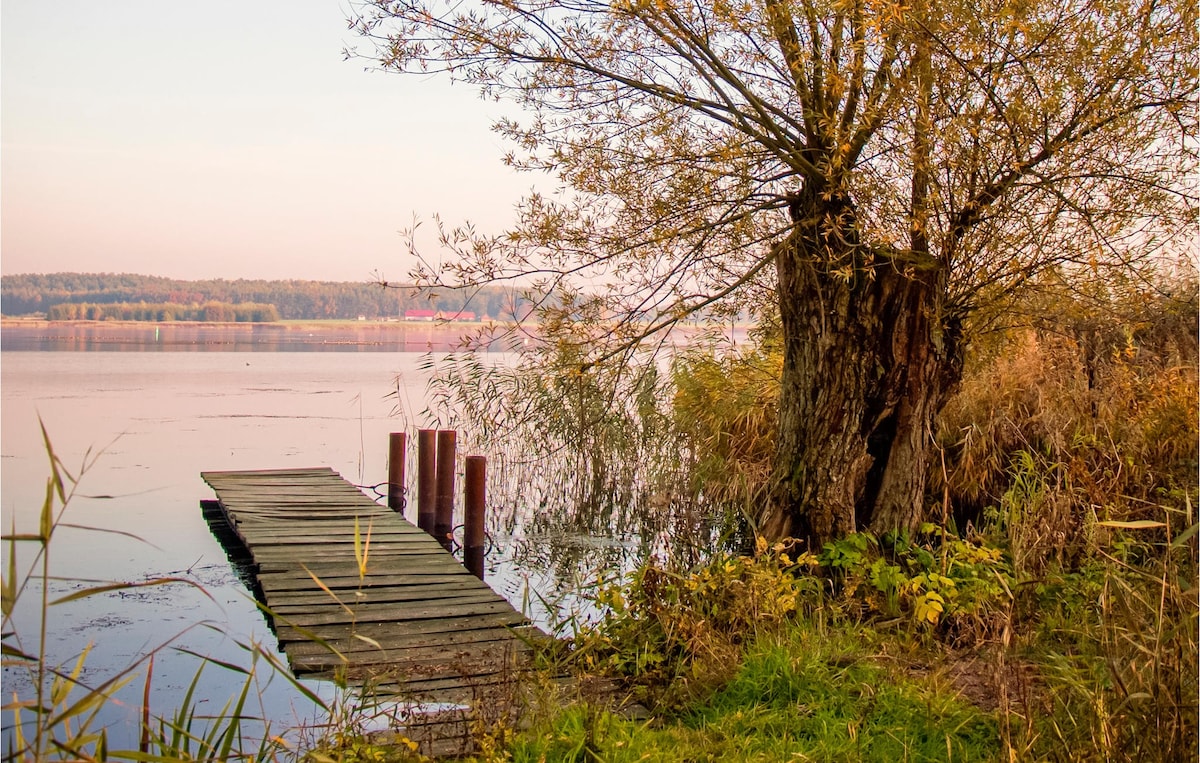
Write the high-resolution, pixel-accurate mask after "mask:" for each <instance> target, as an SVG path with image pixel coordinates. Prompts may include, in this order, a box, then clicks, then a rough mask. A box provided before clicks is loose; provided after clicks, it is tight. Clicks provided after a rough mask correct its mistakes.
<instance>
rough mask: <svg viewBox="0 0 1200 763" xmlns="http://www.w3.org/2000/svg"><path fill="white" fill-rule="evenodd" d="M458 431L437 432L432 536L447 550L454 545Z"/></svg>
mask: <svg viewBox="0 0 1200 763" xmlns="http://www.w3.org/2000/svg"><path fill="white" fill-rule="evenodd" d="M457 439H458V433H457V432H455V431H454V430H453V429H439V430H438V433H437V504H436V505H437V510H436V513H435V516H434V518H433V537H435V538H437V539H438V542H439V543H441V544H442V547H443V548H445V549H446V550H447V551H449V550H451V549H452V548H453V547H454V452H455V444H456V441H457Z"/></svg>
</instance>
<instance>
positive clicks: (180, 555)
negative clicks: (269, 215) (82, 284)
mask: <svg viewBox="0 0 1200 763" xmlns="http://www.w3.org/2000/svg"><path fill="white" fill-rule="evenodd" d="M427 357H428V356H425V355H422V354H420V353H405V352H303V351H292V352H226V351H209V352H128V351H123V352H107V351H88V352H37V351H5V352H3V353H0V374H2V380H0V395H2V398H3V409H2V417H0V424H2V444H0V456H2V459H0V512H2V514H3V523H4V527H5V532H8V531H9V530H10V529H11V528H12V527H13V523H14V522H15V525H16V530H17V532H36V530H37V521H38V514H39V511H40V508H41V505H42V501H43V498H44V496H45V486H46V478H47V476H48V474H49V470H48V461H47V457H46V454H45V450H44V448H43V445H42V438H41V434H40V430H39V423H38V422H39V417H40V420H41V422H42V423H43V424H44V425H45V428H46V431H47V432H48V434H49V437H50V440H51V442H52V443H53V447H54V450H55V452H56V453H57V454H58V456H59V458H60V459H61V460H62V461H63V462H64V463H65V464H66V465H67V467H68V469H70V470H72V472H73V473H74V472H75V471H76V470H77V469H78V467H79V466H80V465H81V464H82V463H83V462H84V461H85V460H91V462H92V463H91V466H90V468H88V470H87V473H86V474H85V475H84V476H83V477H82V479H81V481H80V483H79V486H78V493H77V495H76V497H75V499H74V500H72V502H71V505H70V507H69V508H68V510H67V515H66V517H65V521H67V522H70V523H73V524H77V525H84V526H88V527H93V528H100V529H101V530H105V531H110V532H99V531H97V530H82V529H72V528H64V529H60V531H59V533H58V534H57V535H56V537H55V540H54V543H53V544H52V546H51V564H52V568H51V576H52V579H51V581H50V583H49V591H50V593H51V597H52V598H54V597H56V596H58V595H65V594H68V593H70V592H72V591H76V590H79V589H80V588H82V587H84V585H85V584H84V583H81V582H80V581H81V580H92V581H109V580H126V581H142V580H150V579H154V578H159V577H183V578H187V579H189V580H192V581H194V582H195V583H197V584H198V585H199V586H202V589H203V590H201V589H200V588H193V587H190V586H187V585H182V584H172V585H170V586H166V587H156V588H143V589H138V590H134V591H120V592H115V591H114V592H111V593H108V594H102V595H99V596H93V597H89V598H87V599H82V600H78V601H73V602H70V603H67V604H63V605H58V606H54V607H51V611H50V620H49V624H48V638H47V649H48V652H49V654H50V661H51V662H54V663H67V662H73V660H74V659H75V657H76V656H77V655H78V654H79V653H80V652H81V651H82V650H83V649H84V648H85V647H87V645H88V644H92V645H93V646H92V651H91V653H90V655H89V656H88V659H87V663H86V664H87V668H86V669H85V673H84V677H85V679H86V680H89V681H93V682H98V681H101V680H103V679H104V678H105V677H106V676H108V675H111V674H112V672H113V671H114V670H117V669H120V668H122V667H124V666H126V665H129V664H132V663H134V662H136V661H137V660H138V659H139V658H140V657H141V656H142V655H144V654H146V653H148V652H149V651H150V650H152V649H154V648H155V647H157V646H158V645H160V644H164V643H168V642H169V643H172V644H175V645H179V646H182V647H184V648H185V649H187V650H190V651H192V652H197V653H200V654H206V655H212V656H214V657H217V658H219V659H223V660H231V661H235V662H238V663H241V664H245V663H247V662H248V660H247V658H246V657H245V655H244V654H243V653H242V652H241V650H240V649H239V647H238V646H237V645H236V643H235V642H234V639H237V640H241V641H243V642H245V641H248V640H257V641H259V642H262V643H264V644H266V645H268V646H269V647H270V648H271V649H274V648H275V644H274V640H273V637H272V636H271V634H270V632H269V630H268V629H267V626H266V623H265V622H264V619H263V617H262V616H261V615H260V614H259V613H258V612H257V610H256V609H255V607H254V605H253V602H252V598H251V595H250V593H249V591H248V590H247V588H246V586H245V584H244V583H243V582H242V581H241V580H239V578H238V577H237V575H236V574H235V573H234V571H233V569H232V567H231V565H230V562H229V560H228V559H227V557H226V554H225V552H224V551H223V550H222V548H221V546H220V545H219V543H218V542H217V541H216V540H215V539H214V537H213V536H212V534H211V532H210V531H209V528H208V526H207V524H206V523H205V521H204V519H203V517H202V516H201V511H200V507H199V502H200V501H201V500H202V499H209V498H212V497H213V496H212V492H211V490H210V489H209V488H208V487H207V486H206V485H205V484H204V483H203V481H202V480H201V479H200V472H201V471H205V470H223V469H270V468H294V467H310V466H330V467H332V468H333V469H335V470H337V471H338V472H340V473H341V474H342V475H343V476H344V477H346V478H347V479H348V480H350V481H351V482H354V483H356V484H359V485H363V486H371V485H378V484H380V483H383V482H384V481H385V480H386V474H387V470H386V459H387V438H388V433H389V432H393V431H408V432H409V433H410V442H415V430H416V428H417V427H418V426H428V425H430V424H431V423H433V422H431V421H430V420H429V419H428V418H426V417H424V416H423V415H422V411H423V410H424V408H425V401H424V395H425V385H426V374H425V372H424V371H423V370H422V367H423V366H422V361H423V359H426V358H427ZM496 358H497V360H498V361H499V362H503V356H496ZM459 438H460V439H459V442H460V456H461V455H462V454H464V453H469V452H472V451H471V447H472V442H471V436H470V433H469V432H464V433H460V435H459ZM89 454H90V455H89ZM409 460H410V465H409V468H408V473H409V474H410V475H412V474H415V465H414V463H415V454H414V453H412V452H410V454H409ZM460 484H461V483H460ZM492 500H499V499H492V498H491V497H490V496H489V510H490V511H492V515H493V516H500V515H504V516H506V517H507V518H508V521H507V522H505V527H503V528H501V527H499V526H498V525H497V523H496V522H495V521H493V520H492V519H489V532H490V534H491V535H492V538H493V549H492V553H491V554H490V556H489V559H488V567H489V569H488V576H489V582H491V583H492V585H493V587H495V588H496V589H497V591H498V592H500V593H501V594H502V595H504V596H506V597H508V598H509V599H510V601H512V602H513V603H514V604H515V605H516V606H518V607H519V608H520V607H524V608H525V610H526V611H527V612H528V613H529V614H531V616H532V617H534V619H535V620H537V621H538V622H540V623H541V624H543V625H545V624H546V623H547V622H548V620H549V619H550V617H551V615H550V614H549V612H548V611H547V610H548V609H554V605H553V604H546V603H544V602H547V601H548V602H553V601H556V600H559V599H560V598H561V596H563V595H568V596H569V595H570V592H571V591H572V590H573V587H574V586H575V585H576V584H577V581H575V580H574V579H572V578H573V576H574V575H576V574H578V568H573V567H572V566H571V565H569V564H566V565H564V564H558V563H553V562H552V560H547V559H542V560H541V561H540V562H538V563H532V564H531V563H530V562H529V561H528V559H529V555H528V554H520V553H517V552H518V551H519V550H520V549H521V548H529V547H530V546H531V545H532V546H537V545H538V543H537V539H536V538H535V537H534V533H535V531H534V530H532V529H529V528H522V526H521V523H520V522H518V523H516V525H515V526H514V524H513V523H512V521H511V519H512V517H513V507H511V506H510V507H493V506H491V502H492ZM412 513H413V509H412V508H410V510H409V514H410V516H409V518H410V519H415V517H414V516H411V514H412ZM518 513H519V512H518ZM118 533H122V534H118ZM130 536H137V537H136V539H135V538H134V537H130ZM581 543H582V545H584V546H587V545H589V543H590V544H591V546H594V547H597V548H599V549H600V551H601V552H602V553H601V556H600V557H599V558H600V561H599V562H596V561H595V560H594V559H593V560H592V561H591V562H590V563H589V564H591V565H596V564H601V565H602V564H604V563H605V561H604V560H605V559H611V558H613V554H616V556H617V557H622V558H623V555H626V554H625V552H627V551H629V549H630V546H631V543H630V542H629V541H627V540H626V541H622V540H614V539H611V538H604V539H591V540H590V541H588V540H587V539H585V540H584V541H582V542H581ZM577 545H579V544H578V543H577ZM31 550H32V545H26V546H24V547H22V548H21V549H19V553H18V555H17V556H18V562H19V565H18V572H19V573H23V572H24V571H25V569H26V568H27V566H28V562H29V556H30V555H29V554H28V553H27V552H30V551H31ZM8 553H9V552H8V547H7V545H6V546H5V548H4V556H5V564H7V557H8ZM517 557H520V558H521V559H523V560H524V561H519V562H517V561H514V559H515V558H517ZM585 567H586V565H585ZM37 598H38V589H37V587H36V585H34V586H32V587H31V588H30V589H29V590H27V591H26V593H25V596H24V597H23V598H22V606H21V607H20V608H19V610H18V612H17V613H16V615H15V617H14V619H13V622H14V623H15V624H16V626H17V630H18V632H19V633H21V634H22V639H23V641H22V647H23V648H24V649H26V650H27V651H28V650H31V649H35V648H36V633H37V611H38V607H37V606H36V599H37ZM535 604H536V605H537V606H534V605H535ZM200 623H206V624H211V625H213V626H215V627H214V628H208V627H202V626H201V627H198V626H197V624H200ZM6 643H8V641H6ZM199 664H200V663H199V661H198V660H197V659H196V658H195V657H194V656H191V655H188V654H186V653H183V652H180V651H173V650H165V651H163V652H161V653H160V654H159V656H158V657H156V662H155V665H154V675H153V678H152V681H151V687H152V691H151V703H150V704H151V708H152V710H153V711H154V712H155V713H157V714H160V715H161V714H165V713H169V712H170V711H171V710H172V708H173V706H174V705H173V703H175V702H177V700H178V698H179V695H180V694H182V692H183V691H184V690H185V689H186V687H187V685H188V683H189V682H190V681H191V679H192V677H193V675H194V674H195V671H196V668H197V667H198V666H199ZM144 673H145V671H144V670H142V671H140V674H141V675H144ZM142 681H143V679H142V678H139V679H138V680H137V681H135V684H136V685H135V686H130V687H128V688H127V689H125V690H123V692H122V694H121V695H120V697H121V698H122V702H121V703H112V704H111V706H110V707H108V708H106V710H105V713H104V716H103V720H104V722H105V723H106V724H111V726H112V732H111V733H112V734H113V736H114V739H113V741H112V742H111V743H110V746H111V747H114V748H120V747H123V746H126V745H128V744H135V742H134V741H133V740H132V738H130V737H128V736H127V735H128V733H129V730H130V729H131V728H132V725H131V721H132V719H134V718H136V715H135V713H136V712H137V709H138V706H139V705H140V704H141V692H142V691H143V689H144V684H143V683H142ZM239 685H240V681H239V677H238V676H236V675H233V674H231V673H228V672H225V671H221V670H219V669H216V668H213V667H212V666H209V667H207V668H205V673H204V677H203V679H202V681H201V687H200V692H201V693H200V702H201V705H200V706H201V707H202V708H203V707H210V708H213V709H216V708H219V706H220V705H221V704H222V703H224V702H225V700H226V699H227V698H228V697H229V696H230V693H231V691H232V690H233V689H235V688H237V687H238V686H239ZM4 690H5V692H7V693H8V694H9V696H10V697H11V693H12V692H14V691H15V692H18V693H21V694H25V693H27V692H28V691H30V687H29V684H28V681H27V680H26V679H25V678H23V676H22V675H21V673H20V672H19V671H17V670H13V669H6V670H5V672H4ZM319 691H320V692H322V693H325V694H328V693H329V692H330V689H329V687H327V686H320V687H319ZM261 696H262V697H263V699H262V702H263V705H262V707H261V708H255V709H254V710H253V712H256V713H261V714H263V715H264V716H266V717H268V718H271V719H274V722H275V723H276V724H277V725H276V728H277V729H278V727H279V725H282V726H291V725H295V724H296V723H303V722H306V721H311V720H312V719H313V718H314V708H313V706H312V705H311V704H310V703H309V702H308V701H307V700H305V699H304V698H303V695H301V694H300V693H299V692H296V691H295V689H294V688H292V687H290V686H289V685H288V684H287V682H286V681H283V680H279V679H278V677H277V678H276V680H273V681H271V682H270V683H269V685H264V686H262V687H261ZM256 703H257V700H256ZM11 723H12V720H11V717H10V716H9V715H7V714H6V715H5V718H4V725H5V729H4V734H5V742H4V744H5V747H6V748H7V744H8V739H7V738H8V736H9V734H10V732H11V728H10V726H11ZM122 735H126V736H125V738H124V739H122Z"/></svg>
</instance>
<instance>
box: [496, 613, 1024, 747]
mask: <svg viewBox="0 0 1200 763" xmlns="http://www.w3.org/2000/svg"><path fill="white" fill-rule="evenodd" d="M879 646H880V643H879V640H878V637H877V636H875V634H873V633H871V632H870V631H860V630H859V629H857V628H854V627H850V626H845V627H843V628H839V629H837V630H834V631H830V632H820V631H819V630H818V629H816V628H813V627H811V625H809V624H805V623H797V624H795V625H793V626H792V627H790V628H788V629H787V630H786V631H784V632H782V633H780V634H778V635H775V636H770V637H765V638H762V639H759V640H758V641H757V642H755V643H754V644H752V645H751V646H750V647H749V648H748V649H747V651H746V654H745V656H744V658H743V660H742V664H741V668H740V670H739V671H738V672H737V674H736V675H735V676H734V678H733V679H732V680H731V681H730V682H729V683H728V684H727V685H726V686H724V687H723V688H722V689H721V690H719V691H718V692H717V693H715V694H713V695H712V696H711V697H709V698H708V699H707V700H704V701H703V702H701V703H699V704H698V705H696V706H694V707H692V708H690V709H687V710H685V711H683V712H682V713H680V714H678V715H674V716H671V717H668V718H658V719H653V720H651V721H642V722H637V721H631V720H626V719H623V718H621V717H618V716H616V715H614V714H612V713H609V712H605V711H600V710H596V709H595V708H592V707H590V706H586V705H583V706H578V707H573V708H570V709H568V710H565V711H563V712H562V713H561V714H559V715H557V716H556V717H554V718H553V719H552V720H550V721H548V722H543V723H542V724H541V725H539V726H535V727H534V728H533V729H532V730H530V731H529V732H527V733H526V734H525V735H523V736H521V737H519V738H518V739H517V740H516V742H515V743H514V744H513V745H512V748H511V754H512V759H513V760H514V761H530V762H531V763H532V762H533V761H543V760H544V761H606V762H609V763H616V762H617V761H664V762H665V761H718V760H721V761H787V760H812V761H881V762H882V761H889V762H890V761H903V760H908V761H947V760H954V761H990V760H996V759H998V757H999V756H1000V754H1001V746H1000V741H999V740H1000V737H999V728H998V724H997V722H996V720H995V718H993V717H992V716H990V715H989V714H988V713H986V712H984V711H982V710H980V709H978V708H976V707H974V706H972V705H970V704H969V703H967V702H966V701H964V700H962V699H961V698H959V696H958V694H957V692H956V690H955V689H954V688H953V687H952V686H951V685H949V683H948V682H947V681H946V680H945V679H944V678H942V677H940V675H939V674H938V673H936V672H932V673H925V672H914V673H909V672H906V671H905V670H904V669H903V668H902V667H901V663H900V662H898V661H897V660H895V659H893V658H889V657H887V656H886V655H884V654H883V653H882V652H880V651H879V649H878V647H879Z"/></svg>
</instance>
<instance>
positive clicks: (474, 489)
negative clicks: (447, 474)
mask: <svg viewBox="0 0 1200 763" xmlns="http://www.w3.org/2000/svg"><path fill="white" fill-rule="evenodd" d="M486 505H487V459H486V458H484V457H483V456H467V473H466V486H465V488H464V489H463V506H464V513H465V514H466V519H465V520H464V526H463V564H464V565H466V567H467V571H468V572H470V573H471V574H473V575H474V576H475V577H477V578H479V579H480V580H483V550H484V545H485V544H486V542H487V540H486V537H485V532H484V507H485V506H486Z"/></svg>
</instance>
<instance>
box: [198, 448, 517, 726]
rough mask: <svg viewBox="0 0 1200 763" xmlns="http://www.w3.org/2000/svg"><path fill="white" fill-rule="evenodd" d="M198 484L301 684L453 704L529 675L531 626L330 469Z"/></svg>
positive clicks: (215, 477)
mask: <svg viewBox="0 0 1200 763" xmlns="http://www.w3.org/2000/svg"><path fill="white" fill-rule="evenodd" d="M201 476H202V477H203V478H204V480H205V481H206V482H207V483H208V484H209V485H210V486H211V487H212V488H213V490H214V492H215V493H216V495H217V503H218V504H219V507H220V516H222V517H223V518H224V519H225V521H226V522H227V523H228V525H229V527H230V528H231V529H232V531H233V532H234V533H235V534H236V536H237V537H238V539H239V540H240V541H241V543H242V544H243V545H244V546H245V549H246V550H247V551H248V552H249V554H250V556H251V557H252V559H253V565H254V569H255V573H256V578H257V583H258V585H259V588H260V589H261V591H262V594H263V596H264V598H265V602H264V606H265V608H266V609H267V610H268V612H269V613H270V615H271V621H272V624H273V628H274V630H275V634H276V636H277V638H278V640H279V643H280V647H281V649H282V650H283V651H284V652H285V653H286V654H287V657H288V663H289V665H290V666H291V668H292V670H293V671H294V672H295V673H296V674H297V675H317V676H320V675H323V674H330V673H332V672H333V671H344V672H345V675H346V677H347V678H348V679H349V680H366V679H372V680H373V681H376V682H379V683H381V684H383V685H386V686H388V687H389V688H391V689H393V690H396V691H400V692H402V693H404V694H406V695H408V696H410V697H412V698H414V699H417V700H427V701H436V702H446V701H461V700H462V699H463V698H466V699H470V698H472V697H476V696H478V695H479V693H480V692H482V691H485V690H487V689H488V687H495V686H497V685H498V684H499V683H500V682H501V681H502V680H511V678H512V676H514V675H515V674H516V673H517V672H518V671H520V670H521V669H522V667H523V666H524V664H525V661H526V659H527V657H528V655H529V654H530V652H531V651H532V648H531V646H530V643H529V638H530V637H531V636H534V635H536V630H535V629H534V628H532V626H530V625H529V623H528V621H527V620H526V618H525V616H524V615H522V614H521V613H520V612H518V611H517V610H516V609H514V608H513V607H512V605H510V604H509V603H508V602H507V601H505V600H504V598H503V597H501V596H499V595H498V594H496V593H495V592H494V591H493V590H492V589H491V588H489V587H488V586H487V585H486V584H485V583H484V582H482V581H481V580H479V579H478V578H476V577H475V576H474V575H472V574H470V573H469V572H467V571H466V570H465V569H464V568H463V567H462V566H461V565H460V564H459V563H458V562H457V561H456V560H455V559H454V557H453V556H451V555H450V554H449V553H448V552H446V551H445V550H444V549H443V548H442V547H441V545H440V544H439V543H438V542H437V541H436V540H434V539H433V538H431V537H430V536H429V535H427V534H426V533H425V532H423V531H421V530H419V529H418V528H416V527H414V526H413V525H412V524H410V523H409V522H407V521H406V520H405V519H404V518H403V517H402V516H401V515H399V514H397V513H395V512H393V511H391V510H390V509H388V508H386V507H384V506H380V505H379V504H377V503H375V502H374V501H372V500H371V499H370V498H368V497H367V496H366V495H364V494H363V493H362V492H361V491H360V490H358V489H357V488H355V487H354V486H353V485H351V484H350V483H348V482H346V481H345V480H344V479H343V478H342V477H341V476H340V475H338V474H337V473H336V472H335V471H333V470H332V469H329V468H327V467H321V468H314V469H287V470H258V471H238V472H203V473H202V474H201ZM207 514H208V515H209V516H213V515H214V513H213V512H212V511H211V510H209V511H208V512H207ZM368 539H369V540H368ZM356 540H357V545H358V548H359V551H358V552H357V553H356V550H355V547H356ZM363 548H365V549H366V569H365V570H360V566H359V561H360V559H361V555H362V549H363ZM317 580H319V581H320V583H318V582H317ZM326 589H327V590H326ZM505 677H507V679H505Z"/></svg>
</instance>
